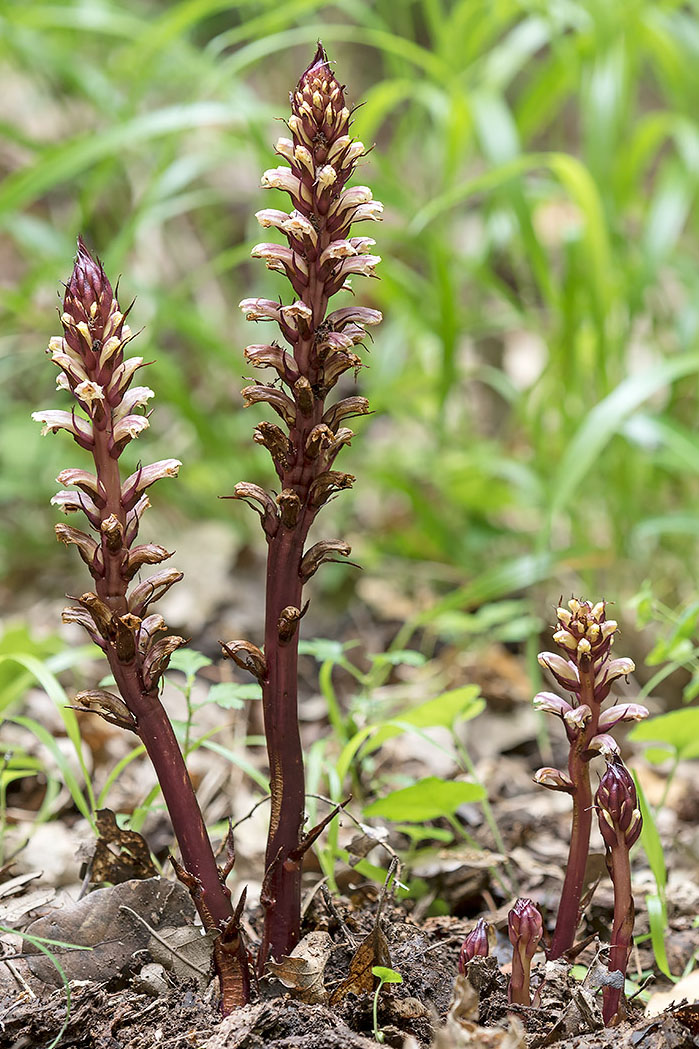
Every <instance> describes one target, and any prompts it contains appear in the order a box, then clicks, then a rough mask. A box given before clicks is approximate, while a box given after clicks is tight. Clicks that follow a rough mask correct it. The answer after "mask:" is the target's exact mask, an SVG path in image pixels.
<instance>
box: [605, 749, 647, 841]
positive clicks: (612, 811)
mask: <svg viewBox="0 0 699 1049" xmlns="http://www.w3.org/2000/svg"><path fill="white" fill-rule="evenodd" d="M595 804H596V805H597V814H598V816H599V826H600V832H601V834H602V837H603V838H604V841H605V844H606V845H607V846H608V847H609V848H612V847H613V846H615V845H617V844H618V842H619V839H620V838H623V840H624V842H625V843H626V846H627V848H631V846H632V845H633V844H634V843H635V842H636V841H637V839H638V837H639V835H640V833H641V827H642V825H643V821H642V818H641V813H640V810H639V808H638V797H637V794H636V784H635V783H634V781H633V777H632V775H631V773H630V772H629V770H628V769H627V768H626V766H625V765H624V763H623V761H622V760H621V758H620V757H619V756H618V755H615V757H614V758H613V759H612V760H611V761H610V762H609V763H608V765H607V771H606V772H605V774H604V776H603V777H602V779H601V780H600V785H599V787H598V788H597V793H596V794H595Z"/></svg>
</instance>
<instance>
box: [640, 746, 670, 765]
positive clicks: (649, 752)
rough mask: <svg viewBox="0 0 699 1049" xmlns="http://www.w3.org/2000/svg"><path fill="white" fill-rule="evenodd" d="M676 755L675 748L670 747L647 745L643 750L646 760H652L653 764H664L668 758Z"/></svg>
mask: <svg viewBox="0 0 699 1049" xmlns="http://www.w3.org/2000/svg"><path fill="white" fill-rule="evenodd" d="M674 756H675V751H674V749H672V748H670V747H668V748H667V749H665V748H664V747H647V748H646V750H644V752H643V757H644V758H645V759H646V761H648V762H650V764H651V765H662V764H664V762H666V761H667V760H668V758H672V757H674Z"/></svg>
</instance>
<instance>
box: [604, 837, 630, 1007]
mask: <svg viewBox="0 0 699 1049" xmlns="http://www.w3.org/2000/svg"><path fill="white" fill-rule="evenodd" d="M617 838H618V844H617V845H616V846H614V847H613V848H611V849H608V850H607V867H608V869H609V874H610V876H611V879H612V881H613V883H614V924H613V926H612V944H611V948H610V952H609V966H608V969H609V973H610V975H612V976H616V978H617V980H616V982H618V984H619V986H618V987H617V986H607V987H605V988H604V991H603V992H602V1017H603V1019H604V1023H605V1025H606V1026H607V1027H610V1026H613V1025H614V1024H615V1023H618V1022H619V1021H620V1020H623V1019H624V1016H625V1015H626V1011H625V1009H624V1005H623V1002H624V980H625V978H626V967H627V965H628V961H629V953H630V951H631V938H632V936H633V924H634V902H633V895H632V893H631V865H630V863H629V846H628V844H627V843H626V841H625V839H624V835H623V834H622V833H619V834H618V835H617Z"/></svg>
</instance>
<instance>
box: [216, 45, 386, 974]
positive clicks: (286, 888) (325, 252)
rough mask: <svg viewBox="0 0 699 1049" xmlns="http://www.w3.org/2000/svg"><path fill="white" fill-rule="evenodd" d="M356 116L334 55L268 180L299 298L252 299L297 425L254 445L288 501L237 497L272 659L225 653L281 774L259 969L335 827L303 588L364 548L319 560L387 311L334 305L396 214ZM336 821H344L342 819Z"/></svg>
mask: <svg viewBox="0 0 699 1049" xmlns="http://www.w3.org/2000/svg"><path fill="white" fill-rule="evenodd" d="M350 124H351V119H350V111H349V109H348V108H347V106H346V104H345V95H344V89H343V87H342V86H341V85H340V84H339V82H338V81H337V80H336V78H335V75H334V73H333V71H332V69H331V67H330V64H329V62H328V59H327V56H326V54H325V51H324V50H323V48H322V46H321V45H318V50H317V52H316V54H315V57H314V58H313V61H312V62H311V64H310V66H309V67H308V68H307V69H306V71H305V72H304V73H303V74H302V76H301V79H300V80H299V83H298V86H297V88H296V90H295V91H294V92H293V94H292V95H291V116H290V117H289V120H288V127H289V131H290V133H291V138H280V139H279V140H278V141H277V144H276V151H277V153H278V154H279V155H280V156H281V157H283V158H284V159H285V160H286V161H287V162H288V164H289V166H288V167H285V166H282V167H277V168H272V169H270V170H269V171H266V172H265V173H264V175H263V178H262V185H263V187H266V188H270V189H279V190H282V191H283V192H285V193H288V194H289V196H290V198H291V203H292V210H291V212H286V211H277V210H274V209H270V208H268V209H265V210H263V211H260V212H258V213H257V218H258V220H259V222H260V224H261V225H262V226H263V227H273V228H274V229H277V230H279V231H280V232H281V233H282V234H283V235H284V236H285V237H286V239H287V241H288V244H286V245H281V244H271V243H270V244H267V243H265V244H258V245H257V246H256V247H255V248H253V251H252V255H253V257H254V258H261V259H264V260H265V262H266V264H267V267H268V268H269V269H272V270H278V271H279V272H281V273H283V274H284V275H285V276H286V278H287V279H288V281H289V283H290V284H291V287H292V289H293V295H294V298H293V300H292V301H291V302H289V303H288V304H286V305H284V304H283V303H282V302H281V301H276V300H271V299H257V298H255V299H244V300H243V301H242V302H241V304H240V305H241V309H242V310H243V312H244V314H245V316H246V317H247V318H248V320H253V321H272V322H274V323H275V324H276V325H278V327H279V330H280V332H281V335H282V338H283V339H284V340H285V342H286V344H287V346H288V349H285V348H284V347H283V346H281V345H280V344H279V343H278V342H275V341H272V342H270V343H267V344H255V345H253V346H248V347H247V348H246V350H245V357H246V359H247V361H248V362H249V363H250V364H251V365H252V366H253V367H256V368H272V369H273V370H274V371H275V372H276V378H275V380H274V382H270V383H260V384H259V385H253V386H248V387H246V388H245V389H244V390H243V397H244V399H245V403H246V404H247V405H252V404H260V403H264V404H269V405H270V406H271V407H272V408H273V409H274V411H275V412H276V413H277V415H278V416H279V417H280V419H281V421H282V424H283V427H280V426H278V425H276V424H273V423H271V422H261V423H259V424H258V425H257V427H256V430H255V437H254V439H255V440H256V441H257V442H258V443H259V444H262V445H264V447H265V448H267V450H268V451H269V453H270V455H271V457H272V461H273V463H274V467H275V470H276V472H277V476H278V478H279V485H280V489H281V490H280V493H279V495H277V496H276V498H275V496H274V495H272V494H270V493H269V492H267V491H265V490H264V489H263V488H261V487H259V486H258V485H255V484H248V483H242V484H238V485H236V488H235V491H234V496H233V497H234V498H236V499H242V500H244V501H245V502H247V503H248V504H250V505H251V506H253V508H254V509H255V510H256V511H257V512H258V513H259V515H260V519H261V524H262V529H263V531H264V533H265V537H266V540H267V548H268V553H267V585H266V597H265V601H266V616H265V635H264V654H263V652H262V651H261V650H260V649H259V648H257V647H256V646H255V645H252V644H251V643H250V642H248V641H231V642H228V643H227V644H223V651H224V653H225V655H227V656H229V657H230V658H231V659H233V660H234V661H235V662H236V663H237V664H238V665H239V666H241V667H243V668H244V669H246V670H248V671H250V672H251V673H252V674H254V676H255V677H256V678H257V679H258V680H259V682H260V684H261V686H262V702H263V711H264V723H265V735H266V740H267V750H268V755H269V766H270V773H271V782H270V791H271V817H270V828H269V836H268V841H267V850H266V857H265V866H266V871H265V878H264V884H263V892H262V902H263V904H264V907H265V921H264V930H263V936H262V946H261V949H260V953H259V956H258V966H259V969H260V971H262V970H263V968H264V965H265V962H266V960H267V958H268V957H270V956H271V957H273V958H275V959H277V960H279V959H281V958H282V957H284V956H285V955H288V954H290V952H291V951H292V949H293V948H294V946H295V945H296V943H297V942H298V939H299V929H300V916H301V866H302V862H303V856H304V853H305V852H306V851H307V849H308V848H309V847H310V845H311V844H312V843H313V842H314V841H315V840H316V838H317V836H318V834H319V833H320V830H321V829H322V826H324V825H326V823H327V822H328V821H329V819H330V818H331V817H328V820H325V821H323V824H322V825H321V826H318V827H316V828H314V829H313V830H311V831H309V832H308V833H306V834H304V833H303V824H304V807H305V799H304V791H305V786H304V767H303V753H302V750H301V741H300V738H299V725H298V709H297V662H298V640H299V622H300V620H301V618H302V616H303V615H304V612H305V610H306V607H307V605H306V604H304V600H303V588H304V586H305V584H306V583H307V582H308V580H309V579H310V578H311V576H312V575H313V574H314V573H315V572H316V571H317V569H318V568H319V567H320V565H321V564H322V563H323V562H325V561H333V560H337V558H338V557H347V556H348V555H349V553H350V547H349V546H348V545H347V543H345V542H343V541H342V540H339V539H326V540H321V541H320V542H317V543H315V545H313V546H311V547H310V548H308V549H306V546H305V544H306V538H307V535H308V531H309V529H310V527H311V525H312V524H313V521H314V520H315V517H316V515H317V513H318V511H319V510H320V509H321V507H322V506H323V505H324V504H325V503H326V502H328V500H329V499H331V498H332V497H333V496H334V495H335V494H336V493H337V492H339V491H341V490H342V489H344V488H349V487H350V486H351V485H352V483H353V481H354V478H353V477H352V476H351V475H350V474H346V473H341V472H339V471H337V470H335V469H333V465H334V462H335V459H336V457H337V455H338V453H339V452H340V450H341V449H342V447H343V446H344V445H345V444H348V443H349V441H350V440H351V438H352V437H353V436H354V435H353V433H352V431H351V430H350V429H348V428H347V427H346V426H345V425H344V423H345V421H346V420H347V419H348V418H349V417H351V416H355V415H366V413H367V412H368V410H369V406H368V402H367V401H366V400H365V398H363V397H356V396H350V397H344V398H342V399H341V400H338V401H335V402H334V403H333V404H331V405H329V406H328V404H327V403H326V398H327V396H328V394H329V393H330V391H331V390H332V389H333V387H334V386H335V385H336V383H337V382H338V380H339V379H340V378H341V376H342V375H343V374H344V373H345V372H346V371H350V370H352V371H355V372H356V371H357V370H358V369H359V368H360V367H361V363H362V362H361V360H360V358H359V357H358V356H357V355H356V353H354V352H353V351H354V347H355V346H356V345H358V344H360V343H362V342H363V341H364V339H365V338H366V332H365V329H364V326H365V325H373V324H378V323H379V321H380V320H381V314H380V313H379V312H378V311H377V310H373V309H367V308H363V307H361V306H354V305H349V306H345V307H343V308H341V309H336V310H334V311H333V312H332V313H330V314H328V313H327V310H328V303H329V300H330V299H331V298H332V296H334V295H336V294H337V293H338V292H340V291H343V290H351V289H350V285H349V281H348V278H349V277H350V276H351V275H352V274H362V275H364V276H368V277H371V276H373V275H374V269H375V267H376V265H377V263H378V262H379V261H380V259H379V258H378V256H376V255H371V254H367V249H368V248H369V247H370V246H371V245H373V244H374V241H373V240H371V239H370V238H368V237H353V236H351V229H350V227H351V226H352V224H353V223H355V222H361V221H364V220H376V219H380V218H381V212H382V205H381V204H380V203H379V202H378V201H375V200H373V199H372V194H371V191H370V190H369V189H368V188H367V187H366V186H354V187H353V188H351V189H348V188H346V184H347V182H348V180H349V179H350V177H351V175H352V173H353V172H354V169H355V167H356V165H357V163H358V162H359V160H360V159H361V158H362V157H363V156H365V154H366V151H365V148H364V146H363V144H362V143H361V142H358V141H357V140H356V139H353V138H352V137H351V135H350ZM331 816H332V814H331Z"/></svg>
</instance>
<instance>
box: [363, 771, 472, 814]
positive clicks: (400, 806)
mask: <svg viewBox="0 0 699 1049" xmlns="http://www.w3.org/2000/svg"><path fill="white" fill-rule="evenodd" d="M484 797H485V790H484V788H483V787H482V786H480V785H479V784H477V783H464V782H463V781H460V780H459V781H454V780H444V779H438V778H437V776H428V777H427V778H426V779H421V780H418V782H417V783H414V784H413V785H412V787H403V788H402V789H401V790H394V791H393V792H392V793H391V794H388V795H387V796H386V797H385V798H379V799H378V800H377V801H374V802H372V804H371V805H367V807H366V808H365V809H364V815H365V816H383V817H384V818H385V819H389V820H405V821H406V822H408V823H419V822H420V821H421V820H436V819H439V818H440V817H442V816H453V815H454V813H455V812H456V811H457V809H459V808H460V806H461V805H464V804H465V803H466V802H469V801H482V800H483V798H484Z"/></svg>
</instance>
